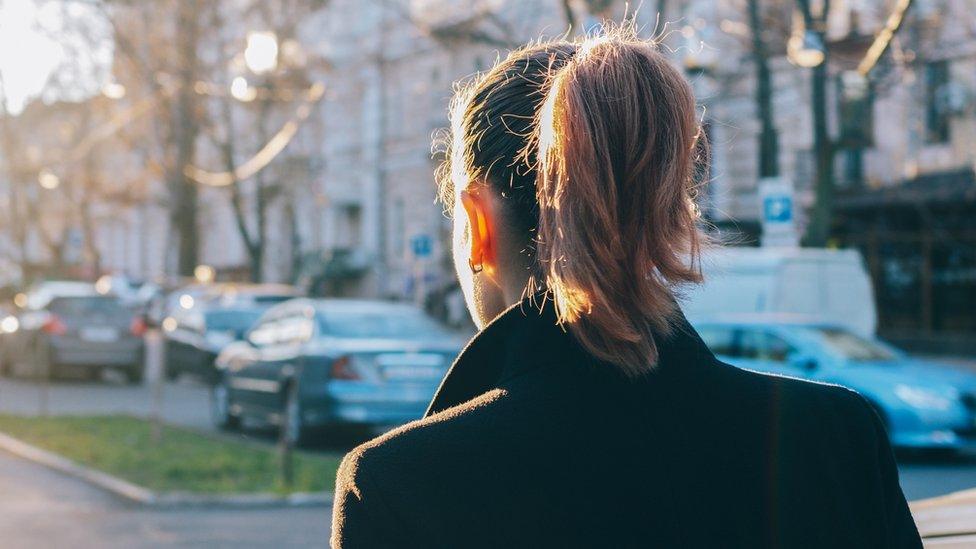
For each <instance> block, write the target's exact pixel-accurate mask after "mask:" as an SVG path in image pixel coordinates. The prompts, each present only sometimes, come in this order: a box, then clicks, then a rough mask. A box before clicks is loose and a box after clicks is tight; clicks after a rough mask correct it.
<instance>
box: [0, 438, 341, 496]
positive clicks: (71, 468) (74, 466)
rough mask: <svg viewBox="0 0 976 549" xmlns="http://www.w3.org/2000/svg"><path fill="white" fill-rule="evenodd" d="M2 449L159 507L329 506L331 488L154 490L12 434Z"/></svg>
mask: <svg viewBox="0 0 976 549" xmlns="http://www.w3.org/2000/svg"><path fill="white" fill-rule="evenodd" d="M0 450H3V451H5V452H7V453H9V454H12V455H15V456H17V457H19V458H22V459H26V460H27V461H31V462H33V463H36V464H38V465H43V466H44V467H47V468H49V469H53V470H55V471H58V472H61V473H64V474H66V475H70V476H73V477H75V478H78V479H80V480H83V481H85V482H87V483H88V484H91V485H92V486H95V487H96V488H99V489H102V490H104V491H106V492H108V493H110V494H112V495H114V496H116V497H118V498H120V499H123V500H125V501H128V502H129V503H134V504H137V505H143V506H147V507H157V508H177V507H179V508H186V507H207V508H215V507H218V508H230V509H249V508H250V509H257V508H267V507H328V506H330V505H332V500H333V494H332V493H331V492H300V493H294V494H289V495H278V494H270V493H253V494H229V495H220V494H196V493H192V492H154V491H152V490H150V489H148V488H145V487H143V486H139V485H137V484H133V483H131V482H129V481H127V480H124V479H121V478H119V477H116V476H113V475H110V474H108V473H105V472H102V471H99V470H97V469H92V468H89V467H85V466H84V465H79V464H78V463H75V462H74V461H71V460H70V459H67V458H65V457H63V456H61V455H58V454H55V453H53V452H48V451H47V450H42V449H40V448H38V447H36V446H32V445H30V444H27V443H26V442H23V441H21V440H19V439H16V438H14V437H11V436H10V435H7V434H4V433H0Z"/></svg>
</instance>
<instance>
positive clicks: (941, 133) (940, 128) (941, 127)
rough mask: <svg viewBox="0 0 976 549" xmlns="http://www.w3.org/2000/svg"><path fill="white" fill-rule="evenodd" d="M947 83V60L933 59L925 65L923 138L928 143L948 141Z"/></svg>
mask: <svg viewBox="0 0 976 549" xmlns="http://www.w3.org/2000/svg"><path fill="white" fill-rule="evenodd" d="M948 85H949V62H948V61H945V60H942V61H933V62H931V63H927V64H926V65H925V138H926V141H928V142H929V143H947V142H948V141H949V114H950V112H949V108H948V106H949V105H948V104H947V102H946V90H947V89H948Z"/></svg>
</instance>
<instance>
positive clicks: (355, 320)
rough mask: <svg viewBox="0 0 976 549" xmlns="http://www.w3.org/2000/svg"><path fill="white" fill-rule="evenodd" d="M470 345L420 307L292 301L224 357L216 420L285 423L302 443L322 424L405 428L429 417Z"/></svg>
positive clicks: (213, 400)
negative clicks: (426, 413)
mask: <svg viewBox="0 0 976 549" xmlns="http://www.w3.org/2000/svg"><path fill="white" fill-rule="evenodd" d="M461 343H462V342H461V341H460V340H459V338H458V337H457V336H456V335H454V333H452V332H450V331H448V330H447V329H445V328H443V327H442V326H441V325H440V324H438V323H437V322H436V321H434V320H432V319H431V318H429V317H428V316H426V315H425V314H424V313H423V311H421V310H420V309H419V308H416V307H414V306H411V305H403V304H394V303H386V302H374V301H356V300H334V299H326V300H310V299H296V300H293V301H289V302H286V303H283V304H281V305H277V306H275V307H273V308H271V309H269V310H268V311H267V312H266V313H265V314H264V315H263V316H262V317H261V319H260V320H258V322H257V323H256V324H255V326H254V327H253V328H252V329H251V331H250V332H248V335H247V337H246V338H245V339H244V341H241V342H238V343H235V344H232V345H229V346H228V347H227V348H225V349H224V351H223V352H222V353H221V354H220V356H219V357H218V359H217V367H218V368H219V369H220V371H221V376H220V378H219V380H218V382H217V383H216V384H215V385H214V386H213V389H212V395H211V403H212V412H213V418H214V421H215V423H216V424H217V425H218V426H219V427H222V428H232V427H236V426H237V425H239V423H240V421H241V418H243V417H251V418H257V419H260V420H263V421H267V422H269V423H272V424H277V425H279V426H280V427H281V428H283V429H285V434H286V436H287V437H288V438H289V439H290V440H291V441H292V442H294V443H296V444H304V443H306V442H307V441H308V440H309V438H310V437H311V436H312V433H313V431H314V430H315V429H316V428H321V427H329V426H338V425H346V426H349V425H352V426H366V427H372V428H377V427H379V428H383V427H387V426H392V425H398V424H402V423H405V422H407V421H411V420H414V419H417V418H419V417H421V416H422V415H423V413H424V410H425V409H426V406H427V404H428V403H429V402H430V400H431V397H432V396H433V394H434V392H435V390H436V389H437V386H438V384H439V383H440V380H441V378H442V377H443V376H444V374H445V373H446V372H447V369H448V367H449V366H450V364H451V362H452V361H453V360H454V358H455V357H456V356H457V354H458V352H459V351H460V349H461Z"/></svg>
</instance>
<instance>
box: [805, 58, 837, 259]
mask: <svg viewBox="0 0 976 549" xmlns="http://www.w3.org/2000/svg"><path fill="white" fill-rule="evenodd" d="M811 91H812V93H811V95H812V98H813V149H814V154H815V155H816V181H815V187H814V191H815V196H816V202H815V203H814V205H813V212H812V213H811V215H810V224H809V225H808V227H807V234H806V239H805V244H806V245H807V246H811V247H823V246H826V245H827V242H828V240H829V239H830V229H831V221H832V219H831V218H832V212H833V203H834V170H833V167H834V147H833V144H832V143H831V141H830V134H829V133H828V129H827V60H826V59H824V62H823V63H821V64H820V65H818V66H816V67H814V69H813V74H812V90H811Z"/></svg>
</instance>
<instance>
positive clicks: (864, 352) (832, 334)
mask: <svg viewBox="0 0 976 549" xmlns="http://www.w3.org/2000/svg"><path fill="white" fill-rule="evenodd" d="M814 331H815V332H817V334H819V335H820V336H821V339H822V340H823V342H824V343H825V344H826V346H827V348H828V349H829V350H830V351H832V352H834V353H836V354H839V355H840V356H842V357H844V358H846V359H848V360H854V361H858V362H866V361H885V360H894V359H895V358H897V356H896V355H895V354H894V353H893V352H891V350H890V349H888V348H887V347H885V346H883V345H880V344H878V343H876V342H874V341H871V340H870V339H867V338H863V337H861V336H859V335H856V334H853V333H851V332H848V331H847V330H843V329H840V328H816V329H815V330H814Z"/></svg>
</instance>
